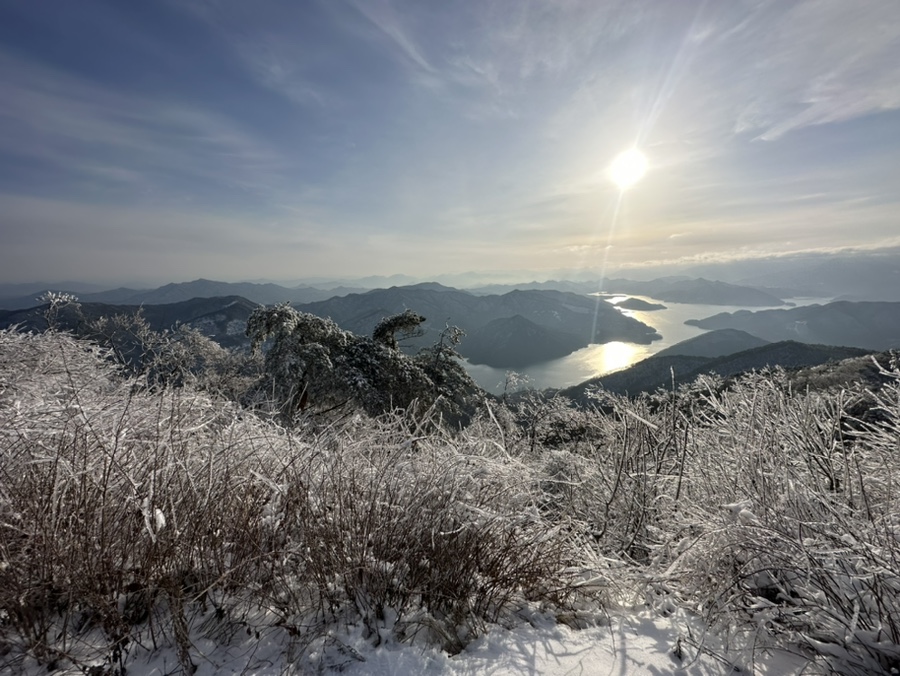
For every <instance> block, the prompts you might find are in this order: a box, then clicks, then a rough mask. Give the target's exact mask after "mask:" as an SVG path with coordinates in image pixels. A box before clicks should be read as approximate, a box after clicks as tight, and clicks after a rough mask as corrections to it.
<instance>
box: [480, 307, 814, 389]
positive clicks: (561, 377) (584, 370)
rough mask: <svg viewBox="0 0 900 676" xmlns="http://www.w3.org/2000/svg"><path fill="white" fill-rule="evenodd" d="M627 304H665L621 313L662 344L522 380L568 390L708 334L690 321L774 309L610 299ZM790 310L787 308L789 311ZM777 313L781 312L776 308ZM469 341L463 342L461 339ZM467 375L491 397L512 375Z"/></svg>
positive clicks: (531, 371)
mask: <svg viewBox="0 0 900 676" xmlns="http://www.w3.org/2000/svg"><path fill="white" fill-rule="evenodd" d="M626 298H640V299H641V300H645V301H647V302H648V303H662V304H663V305H665V306H666V309H665V310H654V311H652V312H639V311H637V310H621V312H622V313H623V314H626V315H628V316H629V317H634V318H635V319H637V320H639V321H642V322H643V323H644V324H647V325H649V326H652V327H653V328H654V329H656V331H657V332H658V333H659V334H661V335H662V340H656V341H654V342H653V343H651V344H650V345H638V344H635V343H622V342H612V343H605V344H603V345H588V346H587V347H584V348H582V349H580V350H578V351H576V352H573V353H572V354H570V355H568V356H566V357H561V358H559V359H554V360H552V361H547V362H542V363H540V364H535V365H534V366H529V367H527V368H519V369H515V371H516V372H517V373H519V374H521V375H524V376H527V378H528V385H529V386H530V387H535V388H538V389H543V388H545V387H569V386H570V385H577V384H578V383H581V382H584V381H585V380H588V379H589V378H594V377H596V376H600V375H603V374H604V373H610V372H612V371H618V370H619V369H623V368H628V367H629V366H631V365H632V364H636V363H637V362H639V361H641V360H643V359H646V358H647V357H649V356H651V355H654V354H656V353H657V352H659V351H660V350H663V349H665V348H667V347H671V346H672V345H675V344H676V343H680V342H681V341H683V340H687V339H688V338H693V337H694V336H698V335H700V334H701V333H706V331H705V330H704V329H700V328H697V327H696V326H687V325H685V323H684V322H685V321H687V320H688V319H704V318H706V317H709V316H711V315H715V314H719V313H720V312H736V311H738V310H751V311H755V310H766V309H772V308H760V307H749V308H748V307H745V306H739V305H695V304H692V303H668V302H663V301H657V300H654V299H653V298H649V297H646V296H625V295H623V296H612V297H608V298H607V299H606V300H608V301H609V302H611V303H620V302H622V301H623V300H625V299H626ZM830 300H831V299H830V298H791V299H790V302H791V303H793V304H794V305H796V306H801V305H813V304H815V303H819V304H824V303H828V302H829V301H830ZM786 307H787V306H783V308H786ZM775 309H778V308H775ZM463 340H465V339H463ZM463 366H465V368H466V370H467V371H468V372H469V374H470V375H471V376H472V377H473V378H474V379H475V381H476V382H477V383H478V384H479V385H480V386H481V387H483V388H484V389H486V390H488V391H489V392H494V393H495V394H496V393H500V392H502V391H503V387H504V383H505V382H506V374H507V371H509V369H501V368H493V367H491V366H484V365H476V364H469V363H468V362H464V363H463Z"/></svg>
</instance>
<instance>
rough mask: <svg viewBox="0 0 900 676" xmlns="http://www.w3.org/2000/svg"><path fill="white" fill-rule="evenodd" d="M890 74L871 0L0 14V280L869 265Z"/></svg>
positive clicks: (20, 9) (884, 210) (882, 224)
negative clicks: (856, 256) (632, 167)
mask: <svg viewBox="0 0 900 676" xmlns="http://www.w3.org/2000/svg"><path fill="white" fill-rule="evenodd" d="M898 62H900V4H898V3H897V2H896V1H895V0H871V1H869V2H866V3H849V4H848V3H840V2H833V1H829V0H796V1H793V2H784V3H773V2H765V1H763V0H751V1H748V2H742V3H708V2H702V1H701V0H685V1H684V2H678V3H672V2H669V1H667V0H638V1H629V2H625V1H624V0H604V1H587V0H585V1H579V0H576V1H573V2H566V3H561V2H560V3H556V2H553V3H548V2H539V1H537V0H533V1H530V0H522V1H520V0H486V1H485V2H477V3H441V2H433V1H426V2H413V1H411V0H334V1H327V2H326V1H325V0H312V1H310V2H303V3H294V2H290V1H289V0H261V1H260V2H257V3H253V4H252V5H248V4H246V3H240V2H231V1H227V0H226V1H225V2H206V1H205V0H190V1H176V0H149V1H148V2H142V3H115V2H108V1H104V0H84V1H83V2H78V3H53V4H52V5H51V4H46V3H6V4H4V5H3V6H2V8H0V95H2V98H3V101H4V106H3V110H2V112H0V119H2V121H3V125H2V127H0V128H2V131H0V214H2V216H0V229H2V237H3V247H2V248H0V282H13V281H23V280H24V281H30V280H35V281H37V280H48V281H51V282H52V281H54V280H67V279H71V280H82V281H86V282H96V281H101V280H103V282H104V283H109V282H114V280H119V281H130V282H134V281H140V283H142V284H144V285H147V284H155V283H164V282H165V281H175V280H189V279H197V278H201V277H202V278H208V279H217V280H223V281H237V280H245V279H260V278H267V279H304V278H312V277H322V276H328V277H332V278H351V277H360V276H369V275H385V276H390V275H392V274H395V273H400V274H406V275H410V276H414V277H417V278H434V277H440V276H443V275H454V274H461V273H463V272H466V271H473V270H474V271H479V270H493V271H497V272H498V273H503V272H504V271H529V270H530V271H535V272H536V273H537V274H543V273H544V272H546V273H547V274H550V273H551V272H552V274H554V275H558V273H559V272H560V271H562V272H568V273H569V274H568V276H570V277H571V276H573V275H578V274H582V271H598V272H601V273H602V272H617V271H622V270H628V269H632V270H634V269H636V268H635V266H643V267H647V266H650V267H652V266H656V268H658V269H666V268H673V269H674V268H676V267H677V266H679V265H680V266H682V267H684V266H687V267H690V266H699V265H705V264H707V263H717V262H722V261H729V260H734V261H741V260H745V259H754V258H759V257H766V256H776V255H784V254H798V253H799V254H803V253H804V252H816V251H818V252H830V251H831V252H833V251H839V250H842V249H847V248H858V249H861V250H867V249H873V248H878V247H894V246H897V245H900V236H898V232H900V228H898V218H897V214H898V213H900V210H898V200H900V172H897V170H896V164H897V159H896V158H897V157H898V156H900V80H898V79H897V77H896V63H898ZM632 147H634V148H637V149H639V150H640V151H641V152H642V153H643V154H644V156H645V157H646V162H647V165H648V166H647V173H646V175H645V176H644V177H643V179H642V180H640V181H638V182H637V183H636V184H635V185H634V186H633V187H631V188H630V189H628V190H626V191H624V192H622V191H620V190H619V188H618V187H617V186H616V185H614V184H613V182H612V181H611V180H610V176H609V175H608V168H609V166H610V164H611V162H612V161H613V158H615V157H616V155H617V154H618V153H620V152H622V151H624V150H627V149H629V148H632Z"/></svg>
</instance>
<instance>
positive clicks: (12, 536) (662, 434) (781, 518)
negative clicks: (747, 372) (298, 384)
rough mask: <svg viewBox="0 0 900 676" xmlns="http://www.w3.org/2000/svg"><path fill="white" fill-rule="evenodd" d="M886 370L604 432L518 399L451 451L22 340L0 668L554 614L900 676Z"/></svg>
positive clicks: (407, 424)
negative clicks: (677, 629)
mask: <svg viewBox="0 0 900 676" xmlns="http://www.w3.org/2000/svg"><path fill="white" fill-rule="evenodd" d="M884 376H885V379H886V380H887V384H886V385H885V386H884V387H882V388H881V389H880V390H879V391H877V392H866V391H864V390H863V389H862V387H861V386H859V387H855V386H852V385H851V386H846V387H842V388H839V389H834V390H833V391H831V392H828V393H812V392H810V393H807V392H796V391H793V389H792V387H791V384H790V382H789V381H788V379H787V378H786V377H785V376H784V374H783V373H780V372H773V373H767V374H756V375H751V376H747V377H745V378H743V379H740V380H738V381H737V382H736V383H734V384H733V385H731V386H730V387H729V388H728V389H724V388H723V387H722V386H721V383H717V382H714V381H712V380H710V381H703V382H700V383H699V384H698V385H696V386H694V387H693V388H692V389H690V390H685V391H681V392H677V393H659V394H657V395H654V396H651V397H646V398H644V399H641V400H638V401H629V400H626V399H623V398H618V397H602V401H601V404H602V410H603V412H602V413H601V412H599V411H578V410H575V409H572V408H570V407H569V406H567V405H566V403H565V402H564V401H561V400H552V401H542V400H539V399H536V398H524V399H522V400H520V402H519V403H518V404H517V405H516V406H513V407H511V408H507V407H504V406H500V405H499V404H496V403H494V404H490V405H486V406H485V408H484V410H483V412H482V414H481V415H480V416H479V417H478V418H477V419H476V420H475V422H474V423H473V424H472V425H470V426H469V427H468V428H467V429H465V430H463V431H462V432H459V433H456V434H452V435H451V434H449V433H447V432H445V431H442V430H441V428H440V426H438V425H434V424H429V421H428V419H427V414H426V416H424V417H423V416H422V415H413V414H411V413H405V412H398V413H396V414H394V415H389V416H384V417H382V418H379V419H375V420H373V419H371V418H367V417H364V416H357V417H352V418H349V419H346V420H344V421H342V422H341V423H340V424H335V425H333V426H326V427H322V425H316V426H314V425H307V426H304V425H303V424H301V425H299V426H298V427H297V428H296V429H294V430H293V431H285V430H283V429H282V428H280V427H278V426H276V425H274V424H272V423H270V422H266V421H264V420H261V419H259V418H258V417H256V416H255V415H253V414H252V413H248V412H247V411H244V410H242V409H241V408H239V407H238V406H237V405H234V404H230V403H228V402H226V401H220V400H215V399H212V398H210V397H209V396H207V395H205V394H202V393H198V392H196V391H194V390H192V389H191V388H189V387H184V388H179V389H167V390H163V391H157V392H155V393H151V392H149V391H148V390H147V388H143V387H141V386H140V382H138V381H135V380H133V379H129V378H126V377H123V376H122V374H121V373H119V372H118V371H117V370H116V369H115V368H114V367H113V366H111V365H110V364H109V362H108V361H106V360H104V359H103V355H102V354H100V353H99V351H98V350H96V349H93V348H91V347H90V346H89V345H87V344H86V343H84V342H79V341H77V340H75V339H73V338H71V337H69V336H67V335H65V334H59V333H50V334H44V335H36V336H35V335H23V334H16V333H11V332H2V333H0V664H3V663H6V664H7V665H10V666H11V667H13V668H19V669H25V668H26V667H28V665H30V664H35V663H41V664H44V665H48V666H50V667H59V668H63V667H69V668H74V669H84V670H87V669H89V668H91V667H95V670H94V672H93V673H98V674H100V673H110V674H111V673H123V669H124V668H125V667H126V666H127V665H129V664H130V663H131V662H130V661H131V660H134V659H136V656H137V655H138V654H142V655H146V654H153V651H154V650H160V649H169V650H171V651H172V652H173V654H175V655H177V657H178V662H179V664H180V668H181V669H182V670H183V671H186V672H190V671H193V669H194V667H195V666H196V665H197V664H198V663H199V662H201V661H202V659H203V655H204V654H205V653H208V652H209V646H210V645H216V644H221V645H231V644H233V643H234V641H235V640H236V637H238V636H249V637H250V638H251V639H252V638H253V637H254V636H256V637H257V640H258V641H261V642H265V640H266V638H265V637H266V636H268V635H270V634H271V632H272V631H278V632H281V633H283V634H284V635H286V636H289V637H290V646H289V647H288V648H285V649H287V650H290V651H292V652H293V653H296V654H297V655H306V656H307V658H308V657H309V656H310V655H315V654H323V648H322V646H323V645H327V646H331V647H332V651H331V652H332V653H334V651H335V650H336V648H335V646H337V647H338V648H340V645H339V643H340V642H339V641H337V639H335V638H334V634H333V629H334V628H335V627H339V626H350V625H354V626H358V627H360V628H361V629H360V630H361V632H362V636H363V637H364V639H365V640H366V641H368V643H369V644H370V645H379V644H395V643H404V642H405V643H415V644H421V645H432V646H439V647H441V648H443V649H444V650H446V651H448V652H451V653H454V652H458V651H459V650H461V649H462V648H463V647H464V646H466V645H467V644H469V643H470V642H471V641H472V640H473V639H475V638H476V637H478V636H480V635H483V634H484V632H485V630H486V628H487V627H489V626H491V625H493V624H496V623H500V624H506V625H509V626H511V625H513V624H515V623H516V622H518V621H521V618H522V617H525V616H527V615H528V613H533V612H534V611H535V609H541V610H542V611H543V612H549V613H550V614H551V615H552V616H555V617H556V618H557V620H558V621H560V622H564V623H567V624H570V625H572V626H583V625H584V624H586V623H589V622H590V621H591V620H592V619H595V618H596V616H597V614H598V613H599V612H600V611H601V609H602V608H603V607H610V606H612V605H621V606H643V605H645V604H650V606H651V607H652V608H653V609H655V610H656V611H658V612H660V613H662V614H673V613H676V612H685V611H688V612H690V613H693V614H694V615H695V616H697V617H699V618H702V620H703V623H704V624H705V626H708V627H709V629H710V633H711V635H712V634H715V636H716V640H715V641H713V640H712V639H710V640H709V641H705V640H704V639H703V638H702V637H701V636H698V635H697V634H692V635H690V636H685V638H684V641H685V642H686V643H692V645H691V646H690V647H691V649H693V650H704V649H706V650H707V651H712V648H711V646H713V645H715V646H716V648H715V650H716V651H720V650H730V649H738V648H748V647H749V648H757V649H762V648H767V647H770V646H775V645H783V646H796V647H798V648H800V649H802V650H804V651H805V654H806V656H807V657H808V658H809V659H810V660H811V664H812V665H815V664H818V665H819V666H821V667H822V668H826V667H827V668H834V669H837V670H838V671H840V672H841V673H860V674H861V673H878V672H884V673H890V671H891V669H894V668H900V649H898V645H900V600H898V599H900V573H898V571H900V511H898V502H897V486H896V482H897V480H898V478H900V475H898V469H900V425H898V413H900V386H898V381H897V375H896V373H893V374H890V373H888V374H884ZM861 401H864V402H865V407H864V408H865V415H862V414H861V413H860V410H861V409H860V402H861ZM851 411H853V412H856V413H857V416H856V417H855V418H854V417H853V416H851V415H850V413H849V412H851ZM98 637H100V639H99V640H98ZM336 641H337V643H336ZM723 641H724V643H723ZM323 642H324V643H323ZM723 646H724V647H723ZM675 647H676V646H673V648H675ZM347 650H350V649H349V648H347ZM338 652H340V650H338ZM351 660H352V658H351Z"/></svg>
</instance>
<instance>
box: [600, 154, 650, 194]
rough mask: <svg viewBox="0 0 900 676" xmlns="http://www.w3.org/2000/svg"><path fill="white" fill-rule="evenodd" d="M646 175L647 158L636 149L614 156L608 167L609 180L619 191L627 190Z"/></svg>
mask: <svg viewBox="0 0 900 676" xmlns="http://www.w3.org/2000/svg"><path fill="white" fill-rule="evenodd" d="M646 173H647V157H646V155H644V153H642V152H641V151H640V150H638V149H637V148H632V149H631V150H626V151H625V152H621V153H619V154H618V155H616V158H615V159H614V160H613V161H612V164H610V165H609V178H610V179H611V180H612V182H613V183H615V184H616V185H617V186H618V187H619V190H627V189H628V188H630V187H631V186H633V185H634V184H635V183H637V182H638V181H640V180H641V179H642V178H643V177H644V174H646Z"/></svg>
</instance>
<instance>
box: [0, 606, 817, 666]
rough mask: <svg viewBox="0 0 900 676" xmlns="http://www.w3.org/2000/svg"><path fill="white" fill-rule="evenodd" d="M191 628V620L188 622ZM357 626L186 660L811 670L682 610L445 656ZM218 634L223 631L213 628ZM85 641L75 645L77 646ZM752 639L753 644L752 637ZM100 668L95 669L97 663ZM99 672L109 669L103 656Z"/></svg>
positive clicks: (539, 623)
mask: <svg viewBox="0 0 900 676" xmlns="http://www.w3.org/2000/svg"><path fill="white" fill-rule="evenodd" d="M195 629H196V627H195ZM363 634H364V631H363V629H362V627H349V628H344V629H343V630H341V631H337V632H332V633H329V634H328V636H327V637H325V638H320V639H318V640H317V641H315V642H314V643H313V644H311V645H310V646H308V648H307V650H306V651H302V650H301V649H300V648H299V646H297V645H296V644H295V643H293V642H292V641H291V639H290V637H289V636H288V635H287V633H286V632H285V631H284V630H283V629H281V628H278V627H272V628H270V629H268V630H263V631H260V632H259V633H257V632H255V631H246V630H245V631H241V632H238V633H237V634H235V635H233V636H232V637H231V640H229V641H227V646H226V645H223V644H222V643H220V642H216V641H214V640H212V639H211V638H210V637H209V635H208V634H207V636H206V637H201V636H200V635H199V634H195V635H193V636H192V637H191V639H192V640H191V643H192V649H191V660H192V661H193V663H194V664H195V665H196V667H197V670H196V672H195V673H196V675H197V676H209V675H212V674H245V675H246V676H253V675H258V676H264V675H269V674H337V673H341V674H345V675H346V676H400V675H406V674H415V675H417V676H444V675H450V676H476V675H481V674H490V675H491V676H507V675H509V676H513V675H516V676H518V675H520V674H521V675H529V676H537V675H540V676H575V675H582V676H588V675H591V676H594V675H605V674H609V675H610V676H613V675H615V676H625V675H626V674H634V675H638V674H651V675H657V676H660V675H662V674H686V675H695V676H712V675H720V674H721V675H724V674H738V673H740V674H759V675H772V676H775V675H779V676H781V675H788V674H800V673H806V674H809V673H812V672H810V671H809V669H810V667H811V664H810V663H809V662H808V660H807V659H805V658H804V657H803V656H801V655H799V654H791V653H788V652H785V651H774V652H773V651H765V650H756V651H752V650H748V649H746V647H745V649H743V650H741V649H735V648H732V649H731V650H725V649H723V648H722V642H721V641H720V640H718V639H717V638H715V637H713V636H712V635H704V632H703V630H702V627H701V625H699V624H698V623H697V622H695V621H690V620H688V619H685V617H684V615H680V614H679V615H678V616H676V618H660V617H654V616H653V615H652V614H651V613H650V612H649V611H645V612H629V613H619V614H617V615H613V616H609V617H607V618H605V620H604V622H603V624H602V625H601V626H593V627H588V628H585V629H580V630H575V629H571V628H569V627H568V626H565V625H562V624H558V623H557V622H555V621H554V620H553V619H552V618H549V617H543V618H542V617H540V616H536V617H532V618H531V621H530V622H527V623H526V622H523V624H521V625H519V626H517V627H514V628H511V629H504V628H502V627H493V628H491V629H490V630H489V631H488V632H487V633H486V634H485V635H484V636H482V637H480V638H478V639H476V640H475V641H473V642H472V643H470V644H469V646H468V647H467V648H466V649H465V650H464V651H463V652H462V653H460V654H458V655H453V656H450V655H448V654H447V653H445V652H443V651H441V650H439V649H437V648H435V647H429V646H422V645H414V644H408V643H397V642H394V641H391V640H390V639H389V638H388V636H389V634H390V632H387V631H385V632H383V636H384V637H385V638H386V639H387V640H386V641H385V642H383V643H382V645H380V646H379V647H373V641H372V640H371V638H370V639H366V638H364V636H363ZM219 638H220V639H221V638H222V637H221V636H219ZM84 647H85V646H82V648H84ZM756 647H757V648H758V647H759V646H756ZM127 653H128V654H127V657H126V658H125V659H124V660H123V662H121V663H120V665H121V666H124V667H125V668H126V670H127V674H128V675H129V676H144V675H146V676H166V675H169V674H176V673H181V672H182V670H181V667H180V664H179V660H178V655H177V652H176V650H175V649H174V647H172V648H161V649H158V650H155V651H152V652H150V651H144V650H141V649H140V648H137V647H136V646H132V650H129V651H127ZM55 666H56V669H52V670H51V671H52V673H57V674H83V673H84V671H83V668H84V666H85V665H84V664H82V665H81V666H80V667H77V668H76V667H74V666H71V667H69V668H66V666H65V665H62V664H57V665H55ZM0 673H2V674H13V673H16V674H28V675H29V676H31V675H35V676H36V675H37V674H46V673H48V667H47V666H46V665H38V664H36V663H24V662H19V663H18V664H15V665H10V666H8V667H7V668H2V661H0ZM98 673H100V672H98ZM102 673H103V674H116V673H117V672H116V671H114V670H111V667H110V665H109V664H108V663H107V664H106V666H105V670H104V671H102Z"/></svg>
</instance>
